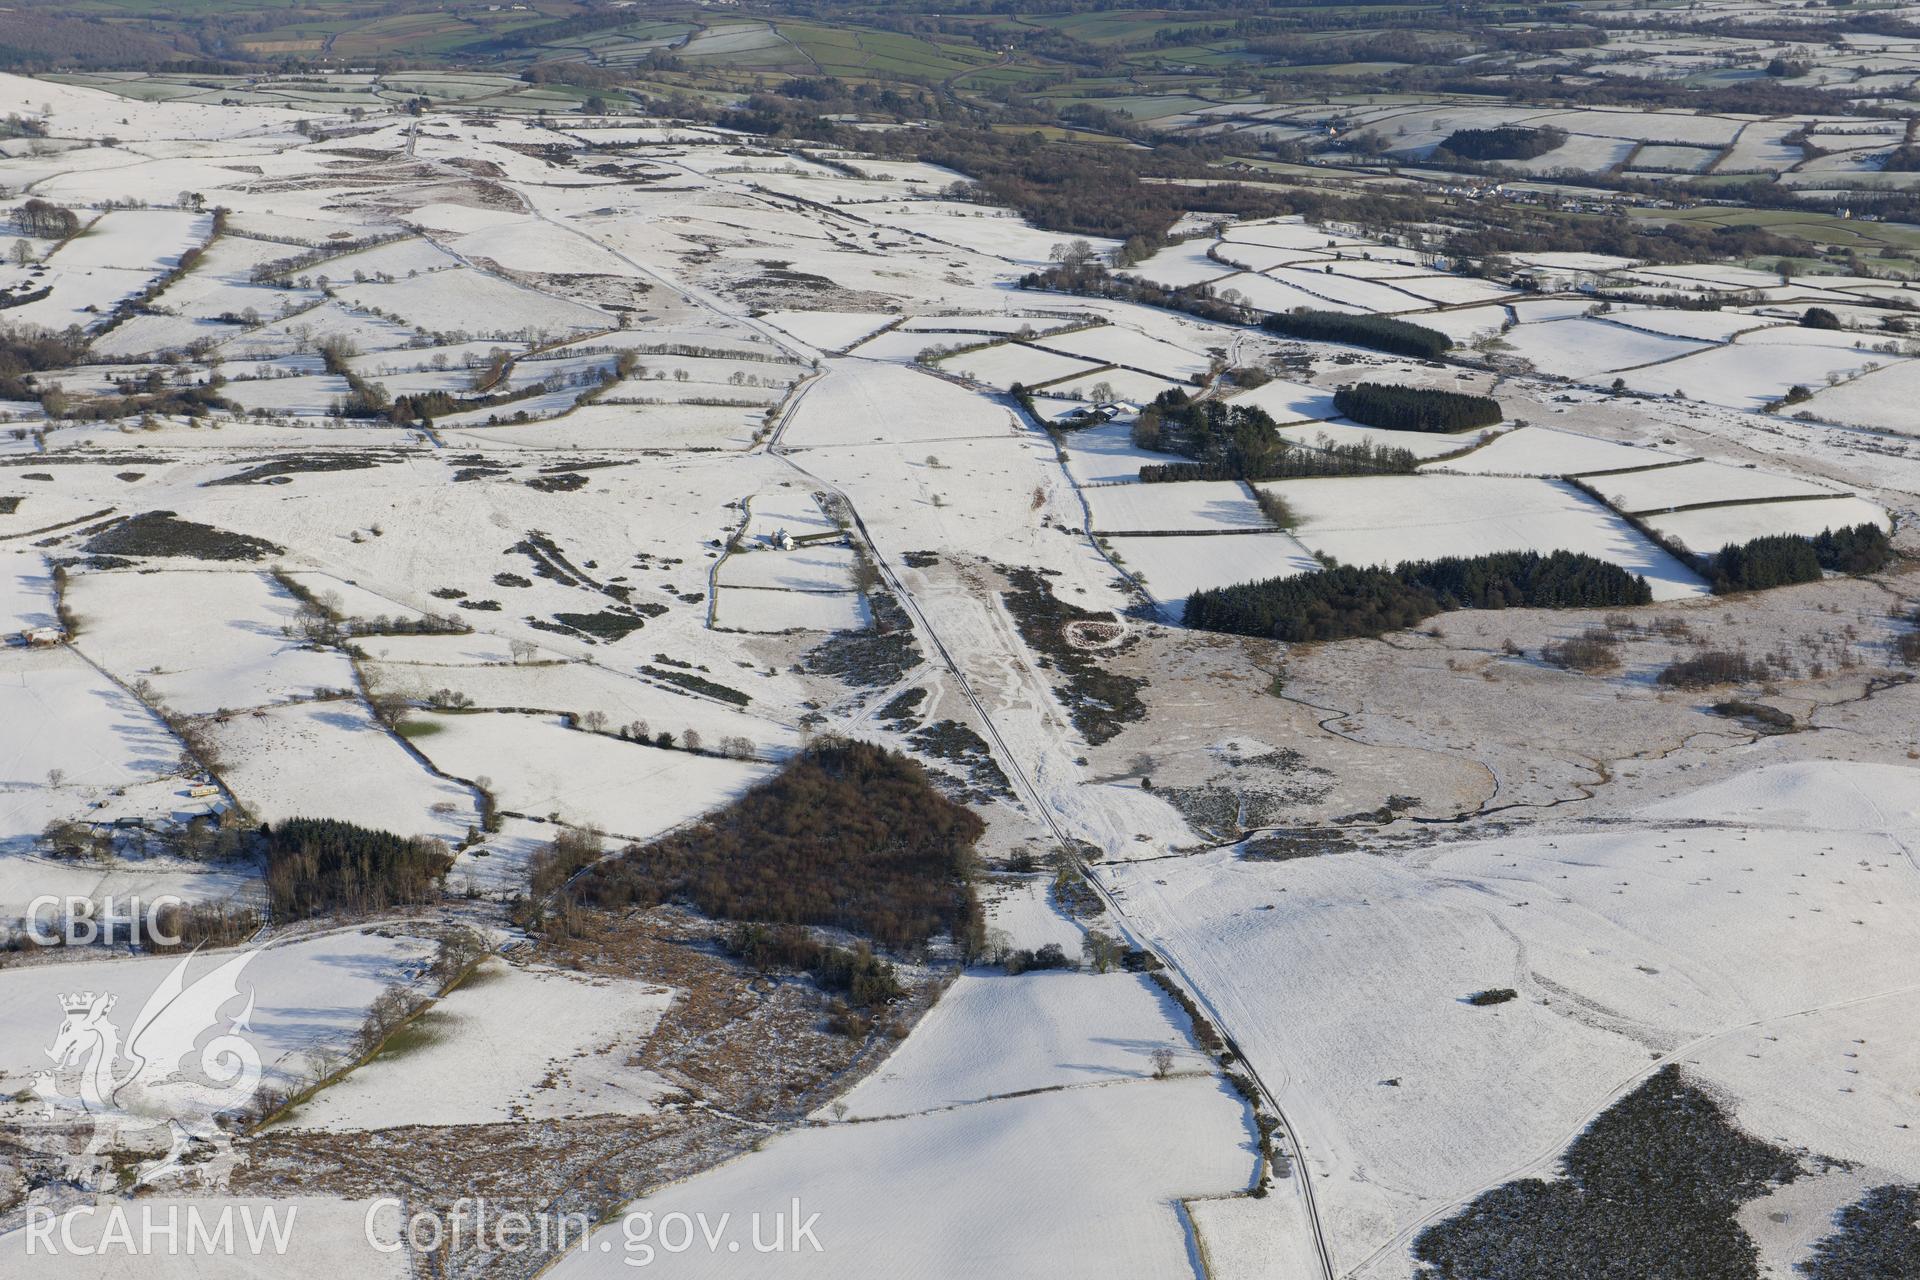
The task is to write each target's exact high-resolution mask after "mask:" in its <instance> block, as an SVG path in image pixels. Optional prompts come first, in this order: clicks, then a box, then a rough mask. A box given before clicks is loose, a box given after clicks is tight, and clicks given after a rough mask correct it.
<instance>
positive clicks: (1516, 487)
mask: <svg viewBox="0 0 1920 1280" xmlns="http://www.w3.org/2000/svg"><path fill="white" fill-rule="evenodd" d="M1260 487H1261V488H1263V489H1267V490H1270V491H1272V492H1274V493H1277V494H1279V495H1280V496H1281V497H1283V498H1285V499H1286V502H1287V505H1288V506H1289V507H1290V508H1292V510H1293V513H1294V515H1295V516H1296V517H1297V518H1298V520H1299V524H1298V525H1297V526H1296V527H1295V529H1294V531H1293V532H1294V536H1295V537H1297V538H1299V540H1300V541H1301V543H1303V544H1304V545H1305V546H1306V547H1307V548H1309V549H1310V550H1312V551H1314V552H1315V553H1317V554H1321V555H1330V556H1332V557H1334V558H1335V559H1336V560H1339V561H1341V562H1342V563H1345V564H1377V565H1393V564H1398V563H1400V562H1401V561H1405V560H1430V559H1434V558H1436V557H1439V556H1477V555H1486V554H1488V553H1490V552H1495V551H1540V552H1547V551H1581V552H1585V553H1586V554H1588V555H1591V556H1595V557H1598V558H1599V559H1601V560H1606V561H1609V562H1611V563H1613V564H1617V565H1619V566H1620V567H1621V568H1623V569H1626V570H1628V571H1629V572H1632V573H1637V574H1642V575H1644V576H1645V577H1646V579H1647V584H1648V585H1649V586H1651V587H1652V588H1653V594H1654V598H1655V599H1656V600H1677V599H1684V598H1686V597H1689V596H1696V595H1700V594H1702V593H1703V592H1704V591H1705V590H1706V587H1705V585H1704V584H1703V583H1702V582H1701V581H1700V580H1699V578H1697V577H1696V576H1695V575H1694V574H1693V573H1692V572H1691V571H1690V570H1688V569H1687V568H1686V567H1685V566H1683V565H1682V564H1681V563H1680V562H1679V561H1678V560H1675V559H1674V558H1673V557H1672V556H1670V555H1668V554H1667V553H1666V552H1664V551H1662V550H1660V548H1658V547H1656V546H1654V545H1653V544H1652V543H1651V542H1649V541H1647V540H1646V539H1645V538H1644V537H1642V536H1641V535H1640V534H1639V533H1637V532H1635V531H1634V529H1633V527H1632V526H1631V525H1629V524H1627V522H1626V521H1624V520H1622V519H1621V518H1620V517H1619V516H1617V515H1615V514H1614V513H1613V512H1611V511H1608V510H1607V509H1606V508H1604V507H1602V506H1601V505H1600V504H1598V503H1596V502H1594V501H1593V500H1592V499H1591V498H1588V497H1587V496H1586V495H1585V494H1583V493H1580V492H1579V491H1578V490H1576V489H1574V488H1573V487H1572V486H1570V485H1566V484H1562V483H1560V482H1558V481H1554V480H1534V479H1524V478H1508V477H1495V476H1447V475H1428V476H1362V477H1353V478H1339V479H1331V480H1282V481H1277V482H1274V483H1271V484H1263V485H1261V486H1260Z"/></svg>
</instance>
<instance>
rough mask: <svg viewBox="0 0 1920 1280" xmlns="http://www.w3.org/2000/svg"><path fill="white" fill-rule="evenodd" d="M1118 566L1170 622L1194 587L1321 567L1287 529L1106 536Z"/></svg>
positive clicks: (1253, 580)
mask: <svg viewBox="0 0 1920 1280" xmlns="http://www.w3.org/2000/svg"><path fill="white" fill-rule="evenodd" d="M1108 541H1109V542H1110V544H1111V546H1112V549H1113V554H1114V555H1116V556H1118V557H1119V558H1120V563H1121V566H1122V567H1123V568H1125V569H1126V571H1127V572H1128V573H1130V574H1132V575H1133V576H1134V577H1135V578H1137V579H1138V580H1139V581H1140V582H1141V583H1142V584H1143V585H1144V586H1145V587H1146V589H1147V594H1149V595H1151V596H1152V597H1153V598H1154V599H1155V600H1156V601H1158V602H1159V604H1160V607H1161V610H1162V612H1163V613H1165V614H1166V615H1167V617H1168V618H1169V619H1170V620H1172V621H1176V622H1177V621H1178V620H1179V618H1180V614H1181V610H1182V609H1183V608H1184V607H1185V604H1186V599H1187V597H1188V596H1190V595H1192V594H1193V593H1194V592H1196V591H1204V590H1207V589H1208V588H1211V587H1225V586H1231V585H1232V584H1234V583H1236V582H1255V581H1259V580H1260V579H1263V578H1290V577H1292V576H1293V575H1295V574H1297V573H1312V572H1313V571H1314V570H1316V569H1318V568H1319V567H1320V562H1319V561H1318V560H1315V559H1314V558H1313V555H1312V554H1311V553H1310V552H1308V551H1307V549H1306V548H1305V547H1303V546H1301V545H1300V544H1299V543H1298V542H1297V541H1295V540H1294V538H1293V536H1292V535H1291V534H1286V533H1254V534H1248V535H1247V536H1245V537H1236V538H1219V537H1210V536H1207V535H1195V536H1191V537H1171V538H1126V537H1116V538H1110V539H1109V540H1108Z"/></svg>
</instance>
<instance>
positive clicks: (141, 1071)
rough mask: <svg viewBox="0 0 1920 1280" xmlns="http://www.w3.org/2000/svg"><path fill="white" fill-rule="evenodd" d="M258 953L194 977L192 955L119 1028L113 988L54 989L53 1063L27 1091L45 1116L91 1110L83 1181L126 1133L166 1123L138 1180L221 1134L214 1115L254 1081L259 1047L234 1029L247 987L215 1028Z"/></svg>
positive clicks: (249, 1091) (79, 1171)
mask: <svg viewBox="0 0 1920 1280" xmlns="http://www.w3.org/2000/svg"><path fill="white" fill-rule="evenodd" d="M255 954H256V953H255V952H252V951H248V952H244V953H242V954H240V955H238V956H235V957H234V958H233V959H231V960H228V961H227V962H226V963H224V964H222V965H220V966H219V967H218V968H216V969H214V970H213V971H212V972H210V973H207V974H205V975H203V976H201V977H200V978H198V979H196V980H195V981H194V982H192V983H191V984H189V983H188V981H187V967H188V965H189V964H191V963H192V961H193V957H192V956H188V957H187V958H186V959H183V960H181V961H180V963H179V964H177V965H175V966H174V967H173V968H172V970H170V971H169V972H168V974H167V976H166V978H165V979H164V980H163V981H162V982H161V983H160V986H159V987H158V988H157V989H156V990H155V991H154V993H153V994H152V995H151V996H149V997H148V998H147V1002H146V1004H145V1005H144V1006H142V1007H141V1010H140V1014H139V1016H138V1017H136V1018H135V1019H134V1020H133V1024H132V1025H131V1026H130V1027H128V1028H127V1029H126V1031H125V1034H124V1035H123V1034H122V1031H121V1028H120V1027H119V1026H118V1025H117V1024H116V1023H115V1022H114V1021H113V1019H112V1017H111V1014H112V1013H113V1011H114V1007H115V1005H116V1004H117V998H116V997H115V996H113V995H111V994H96V993H94V992H91V991H87V992H81V993H76V994H73V995H65V996H62V997H60V1008H61V1010H62V1011H63V1012H64V1014H65V1015H66V1016H65V1018H64V1019H63V1020H62V1022H61V1023H60V1030H59V1031H58V1033H56V1034H55V1036H54V1038H53V1043H52V1044H51V1045H49V1046H48V1048H47V1056H48V1057H49V1058H51V1059H52V1060H53V1063H54V1069H53V1070H52V1071H42V1072H40V1073H38V1074H37V1075H36V1076H35V1077H34V1085H33V1091H34V1093H35V1094H36V1095H37V1096H38V1097H39V1098H40V1099H41V1101H42V1102H44V1103H45V1105H46V1107H47V1111H48V1114H49V1115H50V1116H57V1115H59V1114H60V1113H61V1112H72V1111H75V1110H79V1111H83V1112H85V1113H86V1114H87V1115H88V1116H90V1117H91V1118H92V1122H93V1135H92V1139H91V1141H90V1142H89V1143H88V1145H87V1147H86V1150H85V1151H84V1152H83V1153H82V1154H81V1155H80V1156H79V1158H78V1160H77V1161H76V1166H75V1169H74V1174H75V1177H76V1179H77V1180H79V1181H81V1182H82V1183H83V1185H91V1183H92V1180H93V1179H94V1178H95V1176H96V1174H97V1171H98V1169H99V1167H100V1162H101V1157H102V1156H103V1155H104V1154H105V1152H106V1151H107V1150H109V1149H110V1148H111V1147H113V1146H115V1145H117V1144H118V1142H119V1141H120V1139H122V1138H124V1137H126V1136H128V1135H131V1134H137V1133H140V1132H142V1131H144V1130H150V1129H157V1128H161V1127H165V1128H167V1129H169V1130H171V1142H170V1145H169V1149H168V1151H167V1152H166V1154H165V1155H164V1156H161V1157H159V1158H158V1159H156V1160H151V1161H148V1162H147V1163H145V1164H142V1165H141V1166H139V1168H138V1169H137V1171H136V1175H135V1184H136V1185H145V1184H147V1183H151V1182H154V1181H156V1180H158V1179H160V1178H164V1177H168V1176H171V1175H173V1174H176V1173H178V1172H179V1170H180V1167H181V1157H182V1156H184V1155H185V1154H186V1153H187V1152H188V1151H189V1150H190V1149H191V1148H192V1147H193V1146H194V1144H196V1143H218V1142H220V1141H222V1140H223V1139H224V1138H225V1136H226V1135H225V1134H224V1133H223V1132H222V1130H221V1129H220V1127H219V1125H218V1123H217V1120H218V1118H219V1116H220V1115H221V1114H223V1113H226V1112H231V1111H233V1110H235V1109H237V1108H239V1107H241V1106H243V1105H244V1104H245V1103H246V1102H247V1100H248V1099H249V1098H251V1097H252V1096H253V1092H254V1089H255V1087H256V1086H257V1085H258V1084H259V1083H260V1053H259V1050H257V1049H256V1048H254V1046H253V1045H252V1044H251V1043H249V1042H248V1041H247V1040H246V1039H245V1038H244V1037H243V1036H242V1035H241V1034H240V1033H241V1032H243V1031H246V1030H248V1029H249V1019H251V1017H252V1016H253V989H252V987H251V985H249V986H248V988H247V990H246V993H245V994H246V1006H245V1008H243V1009H242V1010H241V1011H240V1012H239V1013H238V1014H237V1015H235V1016H233V1017H231V1018H228V1019H226V1020H225V1030H221V1025H222V1021H223V1019H222V1011H223V1010H225V1009H226V1008H227V1007H228V1006H229V1005H230V1004H231V1003H232V1002H234V1001H235V1000H237V999H239V998H240V996H241V989H240V975H241V972H242V971H243V970H245V968H246V967H247V965H248V964H249V963H250V962H251V961H252V960H253V957H254V955H255ZM209 1033H212V1034H211V1035H209ZM142 1145H145V1144H142Z"/></svg>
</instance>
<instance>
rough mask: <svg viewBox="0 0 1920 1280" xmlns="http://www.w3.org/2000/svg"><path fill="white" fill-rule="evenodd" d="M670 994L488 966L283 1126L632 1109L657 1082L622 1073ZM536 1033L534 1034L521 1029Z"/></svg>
mask: <svg viewBox="0 0 1920 1280" xmlns="http://www.w3.org/2000/svg"><path fill="white" fill-rule="evenodd" d="M672 998H673V995H672V992H670V991H667V990H664V989H662V988H659V987H653V986H649V985H647V984H645V983H641V982H629V981H624V980H619V979H610V978H599V979H594V978H587V977H583V976H580V975H578V974H570V973H567V972H565V971H562V970H554V969H539V968H536V969H528V968H521V967H519V966H516V965H509V964H507V963H505V962H504V961H500V960H489V961H487V962H486V963H485V964H484V965H482V966H481V968H480V969H479V970H478V971H477V972H476V973H474V974H473V975H472V976H471V977H469V978H468V979H467V980H466V981H465V982H463V983H462V984H461V985H460V986H459V987H458V988H456V989H455V990H454V992H453V994H451V995H449V996H448V997H446V998H445V999H444V1000H442V1001H440V1003H438V1004H437V1005H435V1006H434V1007H433V1009H432V1010H430V1011H429V1012H428V1013H426V1014H425V1015H424V1016H423V1017H422V1018H420V1019H418V1020H416V1021H415V1022H414V1023H413V1025H412V1026H411V1027H410V1028H409V1029H408V1032H407V1036H408V1043H407V1044H406V1045H404V1046H400V1047H395V1048H390V1049H389V1050H388V1051H387V1052H386V1053H384V1054H382V1055H381V1056H380V1057H378V1058H376V1059H374V1060H373V1061H372V1062H370V1063H368V1064H367V1065H366V1066H363V1067H361V1068H360V1069H359V1070H357V1071H355V1072H354V1073H353V1074H352V1075H351V1076H349V1077H347V1079H345V1080H344V1081H342V1082H340V1083H339V1084H336V1085H333V1086H332V1087H330V1088H328V1089H325V1090H322V1091H321V1092H320V1093H318V1094H316V1095H315V1096H314V1097H313V1098H312V1099H311V1100H309V1101H307V1102H304V1103H302V1104H300V1106H298V1107H297V1108H295V1109H294V1110H293V1111H292V1112H290V1113H289V1114H287V1115H286V1116H284V1117H283V1118H282V1119H281V1120H280V1121H279V1122H278V1123H277V1127H278V1128H283V1129H326V1130H335V1131H339V1130H360V1129H388V1128H393V1127H394V1126H396V1125H410V1124H434V1125H455V1124H494V1123H499V1122H502V1121H506V1120H537V1119H547V1118H555V1117H559V1116H570V1115H597V1114H620V1115H633V1114H642V1113H645V1112H647V1111H649V1110H651V1109H652V1108H653V1099H654V1098H655V1097H656V1096H658V1094H660V1093H661V1092H664V1091H665V1089H666V1087H667V1085H666V1082H665V1081H663V1080H661V1079H660V1078H659V1077H658V1076H654V1075H652V1074H651V1073H648V1072H642V1071H635V1070H632V1069H629V1068H626V1066H625V1058H626V1055H627V1054H629V1053H631V1052H632V1051H633V1047H634V1046H635V1045H637V1044H639V1043H641V1042H643V1041H645V1039H646V1038H647V1035H648V1034H649V1033H650V1032H651V1031H652V1029H653V1024H654V1023H655V1022H656V1021H657V1020H658V1019H659V1017H660V1013H661V1011H662V1010H663V1009H665V1008H666V1006H667V1004H668V1002H669V1001H671V1000H672ZM532 1028H537V1029H538V1033H537V1034H529V1031H530V1029H532Z"/></svg>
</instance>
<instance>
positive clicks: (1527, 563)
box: [1186, 551, 1653, 643]
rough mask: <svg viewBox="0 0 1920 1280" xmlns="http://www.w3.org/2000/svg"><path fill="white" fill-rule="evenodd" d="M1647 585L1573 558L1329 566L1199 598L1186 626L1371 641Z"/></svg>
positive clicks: (1623, 598) (1574, 603) (1631, 596)
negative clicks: (1492, 612)
mask: <svg viewBox="0 0 1920 1280" xmlns="http://www.w3.org/2000/svg"><path fill="white" fill-rule="evenodd" d="M1652 602H1653V591H1652V588H1650V587H1649V586H1648V585H1647V580H1646V579H1645V578H1643V577H1641V576H1639V575H1638V574H1632V573H1628V572H1627V571H1626V570H1625V569H1622V568H1621V567H1620V566H1618V565H1614V564H1608V563H1607V562H1606V561H1604V560H1598V559H1595V558H1594V557H1593V556H1590V555H1586V554H1583V553H1579V552H1572V551H1554V552H1551V553H1549V554H1546V555H1542V554H1541V553H1539V552H1537V551H1507V552H1500V553H1497V554H1494V555H1485V556H1449V557H1446V558H1444V559H1439V560H1418V561H1409V562H1407V563H1404V564H1401V565H1399V566H1397V567H1396V568H1393V569H1380V568H1370V567H1362V566H1354V565H1333V566H1331V567H1329V568H1327V569H1324V570H1322V571H1320V572H1319V573H1308V574H1302V575H1299V576H1297V577H1291V578H1269V579H1266V580H1264V581H1260V582H1245V583H1241V584H1239V585H1237V586H1230V587H1215V588H1212V589H1210V590H1206V591H1196V592H1194V593H1193V595H1192V596H1190V597H1188V599H1187V609H1186V624H1187V625H1188V626H1190V627H1197V628H1200V629H1201V630H1205V631H1226V632H1231V633H1233V634H1235V635H1244V636H1260V637H1262V638H1264V639H1271V640H1284V641H1289V642H1293V643H1304V642H1307V641H1313V640H1343V639H1347V638H1349V637H1353V636H1377V635H1383V634H1385V633H1386V632H1389V631H1398V630H1402V629H1404V628H1406V627H1411V626H1413V625H1415V624H1416V623H1419V622H1421V621H1424V620H1425V619H1427V618H1430V617H1432V616H1433V615H1435V614H1437V613H1444V612H1447V611H1450V610H1454V609H1511V608H1547V609H1575V608H1596V607H1602V606H1607V605H1636V604H1651V603H1652Z"/></svg>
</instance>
